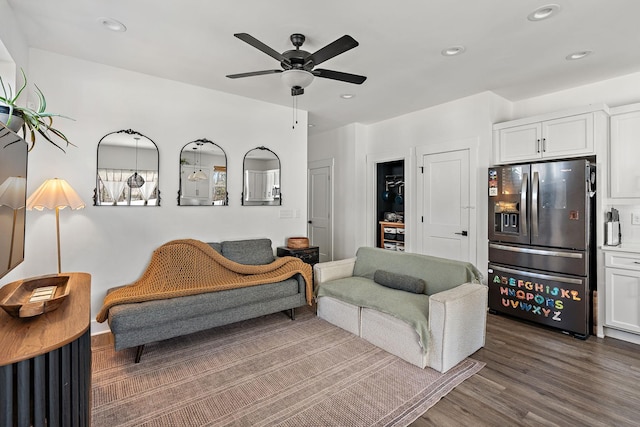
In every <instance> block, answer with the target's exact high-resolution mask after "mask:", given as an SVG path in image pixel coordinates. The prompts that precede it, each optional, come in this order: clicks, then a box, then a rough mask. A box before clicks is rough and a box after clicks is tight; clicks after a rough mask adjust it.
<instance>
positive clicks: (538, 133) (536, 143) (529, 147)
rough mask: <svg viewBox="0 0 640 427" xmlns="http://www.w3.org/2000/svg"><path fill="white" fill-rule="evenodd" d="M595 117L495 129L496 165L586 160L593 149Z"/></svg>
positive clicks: (503, 125)
mask: <svg viewBox="0 0 640 427" xmlns="http://www.w3.org/2000/svg"><path fill="white" fill-rule="evenodd" d="M593 122H594V113H585V114H578V115H575V116H568V117H559V118H556V119H552V120H544V121H540V122H532V123H527V124H520V125H515V126H509V124H508V123H507V124H505V123H502V124H501V125H500V126H497V127H494V129H496V128H497V135H496V138H497V142H496V144H495V149H496V150H497V153H496V154H497V156H496V160H497V163H500V164H502V163H514V162H522V161H530V160H541V159H558V158H567V157H580V156H588V155H592V154H594V153H595V149H594V128H593Z"/></svg>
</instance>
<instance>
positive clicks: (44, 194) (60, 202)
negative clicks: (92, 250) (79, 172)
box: [27, 178, 85, 273]
mask: <svg viewBox="0 0 640 427" xmlns="http://www.w3.org/2000/svg"><path fill="white" fill-rule="evenodd" d="M66 207H69V208H71V209H73V210H75V209H82V208H84V207H85V204H84V202H83V201H82V199H81V198H80V196H78V193H76V192H75V190H74V189H73V188H72V187H71V186H70V185H69V184H68V183H67V181H65V180H64V179H58V178H53V179H48V180H46V181H45V182H43V183H42V185H41V186H40V187H38V189H37V190H36V191H34V192H33V193H32V194H31V196H29V198H28V199H27V210H32V209H35V210H38V211H41V210H44V209H45V208H47V209H55V210H56V237H57V241H58V273H60V272H61V269H60V209H64V208H66Z"/></svg>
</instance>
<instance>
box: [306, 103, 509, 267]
mask: <svg viewBox="0 0 640 427" xmlns="http://www.w3.org/2000/svg"><path fill="white" fill-rule="evenodd" d="M510 114H511V106H510V103H508V102H507V101H506V100H504V99H502V98H500V97H498V96H496V95H495V94H493V93H490V92H486V93H482V94H479V95H475V96H471V97H467V98H463V99H459V100H456V101H453V102H449V103H446V104H442V105H439V106H436V107H433V108H429V109H425V110H421V111H416V112H413V113H410V114H406V115H403V116H400V117H396V118H393V119H389V120H385V121H382V122H379V123H375V124H372V125H369V126H364V125H358V126H359V127H360V128H359V132H356V128H354V127H352V126H346V127H344V128H341V129H338V130H336V131H331V132H325V133H322V134H319V135H315V136H312V137H310V138H309V161H315V160H321V159H327V158H332V157H333V158H335V159H336V164H335V175H336V176H335V182H334V187H335V188H336V190H335V195H334V200H335V222H336V227H335V229H336V232H335V244H334V247H335V248H336V251H335V258H336V259H340V258H346V257H349V256H353V253H354V251H355V249H357V247H358V246H361V245H370V246H373V245H375V242H374V241H373V240H372V239H373V236H375V227H377V220H376V219H375V218H373V214H372V212H373V211H374V206H373V198H372V197H368V198H367V197H366V195H367V194H368V193H371V191H373V190H372V188H368V187H367V186H369V185H372V184H371V183H370V182H369V183H368V181H370V180H367V174H368V173H369V172H371V171H370V170H369V169H371V165H369V166H367V159H369V160H370V162H371V161H374V162H377V161H385V160H384V159H392V158H394V159H397V158H404V159H406V160H405V181H406V183H407V184H406V191H407V194H409V195H410V196H407V197H406V198H405V199H406V204H407V209H408V210H407V211H406V212H405V218H406V221H407V227H408V229H407V233H408V235H407V236H406V237H405V239H407V240H413V241H415V239H416V235H415V233H416V230H417V223H416V218H417V217H418V216H419V215H420V214H419V213H418V208H417V206H416V204H415V203H412V202H411V200H412V199H413V200H415V198H416V194H415V189H416V180H417V176H416V173H417V171H416V168H415V164H413V165H411V164H409V165H407V162H414V163H415V162H416V161H417V159H416V158H415V156H414V154H413V153H415V149H416V148H417V147H425V146H435V145H438V146H446V145H447V144H448V143H453V142H456V141H460V140H469V139H475V140H477V141H479V144H480V147H479V150H478V158H477V164H478V169H477V171H476V179H477V180H478V183H479V184H478V192H477V195H474V196H473V197H475V203H474V206H475V207H476V229H477V230H478V239H477V241H476V242H474V244H475V245H476V253H477V259H476V260H475V261H474V263H475V264H476V265H477V266H478V268H480V270H481V271H482V270H483V269H484V267H486V264H487V257H488V255H487V244H486V242H487V226H486V224H487V213H486V212H487V200H486V199H487V198H486V197H485V195H486V186H487V184H486V181H487V180H486V168H487V167H488V166H489V165H490V161H491V147H492V134H491V126H492V124H493V123H494V122H497V121H502V120H506V119H507V118H508V117H509V115H510ZM407 166H409V167H407ZM356 171H358V174H360V176H359V177H358V176H354V175H353V174H354V173H355V172H356ZM363 195H364V196H365V197H364V198H363ZM356 201H357V202H356ZM472 202H473V201H472ZM411 244H412V243H409V244H408V246H407V247H408V248H410V249H409V250H414V248H415V246H411ZM338 248H339V249H338Z"/></svg>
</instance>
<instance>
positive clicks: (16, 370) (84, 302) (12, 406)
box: [0, 273, 91, 427]
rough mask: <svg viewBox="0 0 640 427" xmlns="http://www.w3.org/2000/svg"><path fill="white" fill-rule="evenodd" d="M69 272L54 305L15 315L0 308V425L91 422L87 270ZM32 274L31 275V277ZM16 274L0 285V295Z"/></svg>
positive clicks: (12, 285) (1, 296)
mask: <svg viewBox="0 0 640 427" xmlns="http://www.w3.org/2000/svg"><path fill="white" fill-rule="evenodd" d="M56 276H69V282H68V286H70V291H69V296H68V298H67V299H66V301H65V302H64V303H63V304H62V305H61V306H60V307H59V308H58V309H56V310H54V311H51V312H48V313H45V314H41V315H39V316H35V317H31V318H15V317H11V316H9V314H7V313H6V312H5V311H4V310H2V309H0V395H1V396H2V399H0V426H18V427H22V426H34V427H37V426H47V427H51V426H88V425H90V422H91V417H90V413H91V405H90V393H91V337H90V328H89V326H90V320H91V276H90V275H89V274H87V273H62V274H58V275H51V276H40V277H37V279H41V278H44V277H56ZM33 279H36V278H33ZM29 280H32V279H25V280H20V281H17V282H13V283H10V284H8V285H6V286H4V287H3V288H2V289H0V301H1V300H3V299H4V298H5V297H6V295H8V294H9V293H10V292H11V291H13V290H14V289H15V288H17V287H18V286H19V285H20V284H21V283H22V282H25V281H29Z"/></svg>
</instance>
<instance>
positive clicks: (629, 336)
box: [604, 327, 640, 345]
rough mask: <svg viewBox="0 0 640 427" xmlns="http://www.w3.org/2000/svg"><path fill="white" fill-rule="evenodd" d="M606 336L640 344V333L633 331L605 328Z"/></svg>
mask: <svg viewBox="0 0 640 427" xmlns="http://www.w3.org/2000/svg"><path fill="white" fill-rule="evenodd" d="M604 335H605V337H611V338H615V339H618V340H622V341H627V342H630V343H634V344H638V345H640V335H637V334H633V333H631V332H625V331H620V330H618V329H611V328H607V327H605V328H604Z"/></svg>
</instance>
